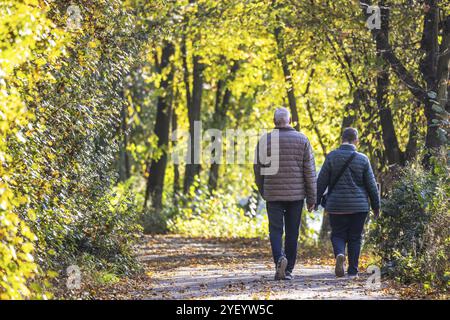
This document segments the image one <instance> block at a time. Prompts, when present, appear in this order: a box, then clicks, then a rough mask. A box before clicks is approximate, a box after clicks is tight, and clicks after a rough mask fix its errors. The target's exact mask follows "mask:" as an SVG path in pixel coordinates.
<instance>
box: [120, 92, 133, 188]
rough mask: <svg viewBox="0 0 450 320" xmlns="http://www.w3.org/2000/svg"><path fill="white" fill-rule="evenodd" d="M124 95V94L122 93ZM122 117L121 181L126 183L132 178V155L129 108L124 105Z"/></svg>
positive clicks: (121, 112)
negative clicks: (128, 149) (130, 148)
mask: <svg viewBox="0 0 450 320" xmlns="http://www.w3.org/2000/svg"><path fill="white" fill-rule="evenodd" d="M122 95H123V93H122ZM120 115H121V133H122V145H121V147H120V163H119V180H120V181H122V182H123V181H126V180H128V179H129V178H130V176H131V173H130V171H131V166H130V155H129V154H128V151H127V148H128V126H127V121H128V116H127V107H126V105H125V104H123V105H122V110H121V111H120Z"/></svg>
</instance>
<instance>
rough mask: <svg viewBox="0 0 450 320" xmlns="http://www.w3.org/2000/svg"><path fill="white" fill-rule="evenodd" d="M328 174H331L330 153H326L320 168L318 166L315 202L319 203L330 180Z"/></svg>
mask: <svg viewBox="0 0 450 320" xmlns="http://www.w3.org/2000/svg"><path fill="white" fill-rule="evenodd" d="M330 174H331V162H330V155H328V156H327V157H326V158H325V161H324V163H323V165H322V168H320V171H319V178H318V179H317V202H316V203H317V204H319V203H320V199H321V198H322V196H323V193H324V192H325V190H326V189H327V187H328V184H329V182H330Z"/></svg>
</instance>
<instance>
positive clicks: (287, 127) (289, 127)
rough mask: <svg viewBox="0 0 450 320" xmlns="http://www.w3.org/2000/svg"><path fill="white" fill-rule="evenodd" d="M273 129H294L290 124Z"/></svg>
mask: <svg viewBox="0 0 450 320" xmlns="http://www.w3.org/2000/svg"><path fill="white" fill-rule="evenodd" d="M275 129H278V130H290V131H292V130H294V131H295V129H294V128H292V127H291V126H286V127H275Z"/></svg>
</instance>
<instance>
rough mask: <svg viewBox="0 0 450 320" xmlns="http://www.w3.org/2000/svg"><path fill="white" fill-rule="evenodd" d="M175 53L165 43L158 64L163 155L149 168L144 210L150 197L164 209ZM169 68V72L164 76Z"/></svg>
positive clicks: (157, 124) (158, 132) (158, 134)
mask: <svg viewBox="0 0 450 320" xmlns="http://www.w3.org/2000/svg"><path fill="white" fill-rule="evenodd" d="M174 53H175V47H174V45H173V43H171V42H168V41H165V42H164V46H163V49H162V55H161V62H159V63H158V62H157V68H158V71H159V74H160V75H162V76H163V80H161V84H160V88H159V89H160V90H161V93H160V95H159V96H158V102H157V112H156V121H155V129H154V132H155V135H156V137H157V138H158V149H159V150H161V155H160V157H158V158H157V159H152V161H151V164H150V166H149V167H148V171H147V172H148V173H149V176H148V180H147V188H146V193H145V201H144V208H146V206H147V202H148V199H149V197H151V198H152V206H153V207H154V208H155V209H160V208H161V207H162V193H163V188H164V178H165V174H166V167H167V149H168V144H169V130H170V118H171V114H172V99H171V87H172V81H173V76H174V69H173V67H172V65H171V61H170V60H171V57H172V56H173V54H174ZM168 68H169V72H168V73H167V75H166V76H164V74H165V72H167V69H168Z"/></svg>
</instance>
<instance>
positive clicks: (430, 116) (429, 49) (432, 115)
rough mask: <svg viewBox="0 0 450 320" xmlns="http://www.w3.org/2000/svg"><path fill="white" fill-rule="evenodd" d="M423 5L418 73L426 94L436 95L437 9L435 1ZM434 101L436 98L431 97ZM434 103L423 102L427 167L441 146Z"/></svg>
mask: <svg viewBox="0 0 450 320" xmlns="http://www.w3.org/2000/svg"><path fill="white" fill-rule="evenodd" d="M425 5H426V6H427V8H428V9H426V10H425V17H424V24H423V35H422V40H421V49H422V50H423V51H424V52H425V57H424V59H422V61H421V62H420V71H421V73H422V76H423V78H424V79H425V82H426V85H427V91H428V92H430V93H431V92H434V93H435V94H436V95H437V89H438V88H437V87H438V84H437V80H438V79H437V65H438V54H439V42H438V33H439V27H438V26H439V8H438V7H437V0H427V1H425ZM431 98H432V99H436V97H431ZM433 105H434V102H433V101H432V100H431V99H427V100H426V101H425V117H426V118H427V134H426V138H425V146H426V148H427V155H426V156H425V159H424V164H425V165H429V159H430V157H431V156H432V155H433V154H434V153H435V152H436V151H437V150H438V149H439V148H440V146H441V145H442V143H441V140H440V139H439V136H438V126H437V125H436V123H435V121H438V120H439V118H438V114H437V112H436V110H434V109H433Z"/></svg>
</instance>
